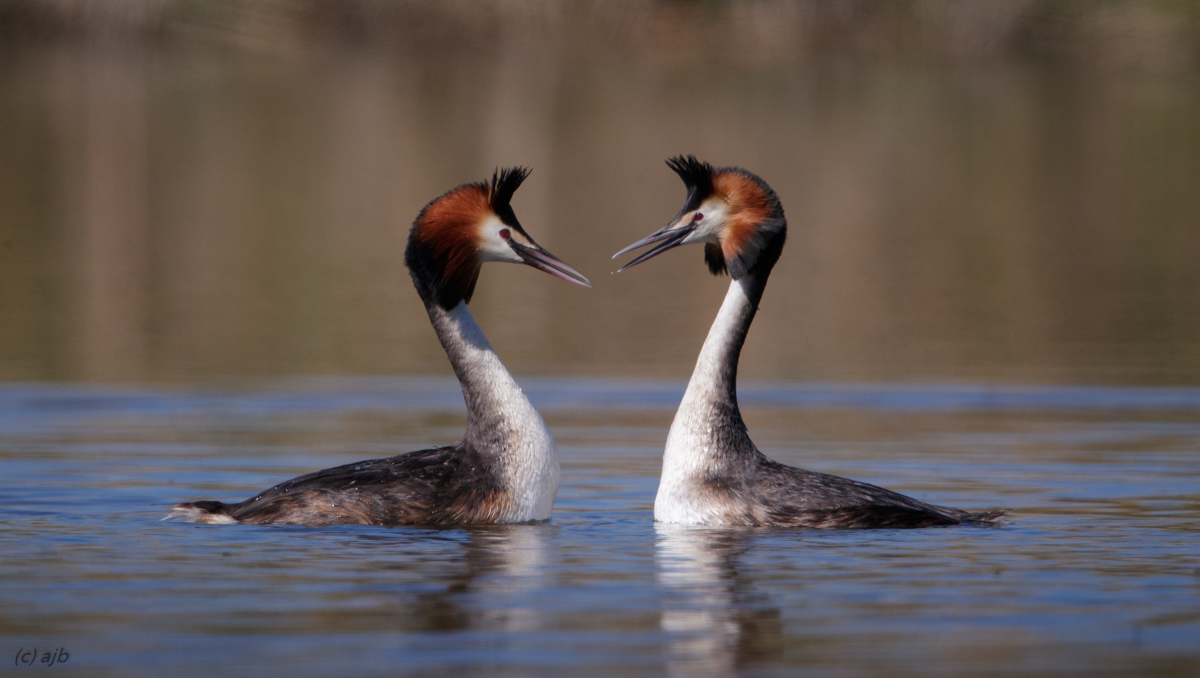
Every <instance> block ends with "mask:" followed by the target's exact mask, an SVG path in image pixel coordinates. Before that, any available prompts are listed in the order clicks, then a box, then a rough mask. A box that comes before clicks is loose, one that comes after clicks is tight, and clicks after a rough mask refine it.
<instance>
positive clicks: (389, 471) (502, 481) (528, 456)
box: [167, 167, 591, 526]
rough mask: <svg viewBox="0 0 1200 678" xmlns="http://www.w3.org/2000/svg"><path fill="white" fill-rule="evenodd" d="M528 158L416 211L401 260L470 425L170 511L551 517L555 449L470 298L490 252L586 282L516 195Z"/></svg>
mask: <svg viewBox="0 0 1200 678" xmlns="http://www.w3.org/2000/svg"><path fill="white" fill-rule="evenodd" d="M528 174H529V171H528V170H527V169H524V168H520V167H517V168H513V169H505V170H498V171H497V172H496V173H495V174H493V175H492V180H491V183H486V182H481V183H474V184H465V185H462V186H459V187H457V188H455V189H453V190H451V191H449V192H448V193H446V194H445V195H443V196H441V197H440V198H437V199H436V200H434V201H433V202H431V203H429V204H428V205H426V206H425V207H424V209H422V210H421V213H420V214H419V215H417V218H416V220H415V221H414V222H413V226H412V231H411V233H410V234H409V237H408V247H407V249H406V250H405V253H404V262H405V264H406V265H407V266H408V270H409V273H410V274H411V275H412V279H413V284H414V285H415V286H416V288H417V294H418V295H420V297H421V301H423V302H424V303H425V309H426V311H428V312H429V320H430V322H432V324H433V330H434V332H435V333H436V334H437V336H438V339H439V340H440V341H441V342H442V347H443V348H445V350H446V355H447V356H448V357H449V358H450V364H451V365H452V366H453V367H454V374H455V375H456V376H457V377H458V380H459V382H461V383H462V391H463V398H464V399H465V400H466V405H467V432H466V434H465V435H464V436H463V438H462V440H460V441H458V442H457V443H455V444H453V445H450V446H448V447H435V448H432V449H428V450H419V451H416V452H409V453H408V454H402V455H399V456H395V457H388V458H386V459H371V460H368V461H360V462H357V463H353V464H346V465H345V466H338V467H336V468H329V469H325V470H323V471H317V472H316V473H309V474H307V475H303V476H300V477H298V478H293V479H291V480H288V481H286V482H283V483H280V484H279V485H276V486H275V487H272V488H271V489H269V490H266V491H264V492H261V493H259V494H257V495H255V496H253V497H251V498H249V499H247V500H245V501H243V502H240V503H237V504H223V503H221V502H219V501H197V502H189V503H186V504H177V505H175V506H174V507H172V508H171V513H170V514H169V515H168V516H167V518H176V519H181V520H186V521H190V522H197V523H253V524H268V523H275V524H290V525H313V526H317V525H336V524H347V523H354V524H367V525H402V524H420V525H452V524H478V523H517V522H525V521H533V520H546V519H547V518H549V517H550V511H551V509H552V508H553V506H554V498H555V495H556V494H557V493H558V477H559V464H558V451H557V450H556V449H555V447H554V439H553V438H551V437H550V431H548V430H547V429H546V424H545V423H544V422H543V421H542V417H541V415H539V414H538V412H537V410H535V409H534V408H533V405H532V404H530V402H529V399H528V398H526V397H525V394H524V393H522V392H521V387H520V386H518V385H517V382H516V381H514V380H513V377H512V375H511V374H509V372H508V370H506V369H505V368H504V365H503V364H502V363H501V362H500V358H499V357H498V356H497V355H496V352H495V351H494V350H493V349H492V346H491V344H489V343H488V340H487V337H485V336H483V331H482V330H480V329H479V325H477V324H475V319H474V318H472V317H471V312H470V311H468V310H467V302H469V301H470V300H471V293H472V292H473V291H474V290H475V282H476V280H477V279H478V278H479V269H480V266H481V265H482V264H483V263H484V262H485V261H508V262H513V263H523V264H528V265H530V266H533V267H534V268H537V269H540V270H542V271H545V272H547V273H549V274H551V275H553V276H556V277H559V278H562V279H563V280H567V281H569V282H573V283H578V284H580V285H585V286H587V287H591V283H590V282H589V281H588V279H587V278H585V277H583V275H582V274H581V273H579V272H578V271H576V270H575V269H573V268H571V267H570V266H568V265H567V264H565V263H563V262H562V261H560V260H559V259H558V258H557V257H555V256H553V255H551V254H550V253H549V252H547V251H545V250H544V249H542V248H541V247H540V246H539V245H538V244H537V243H536V242H534V241H533V239H532V238H530V237H529V234H527V233H526V232H525V230H524V229H523V228H521V224H520V223H519V222H518V221H517V216H516V214H514V213H513V210H512V207H510V206H509V200H511V198H512V195H513V192H514V191H516V190H517V187H518V186H520V185H521V182H522V181H524V180H525V177H526V176H527V175H528Z"/></svg>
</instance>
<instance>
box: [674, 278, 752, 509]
mask: <svg viewBox="0 0 1200 678" xmlns="http://www.w3.org/2000/svg"><path fill="white" fill-rule="evenodd" d="M761 294H762V286H761V284H760V283H758V282H757V281H756V280H755V279H754V278H753V276H746V277H743V278H742V279H741V280H735V281H733V282H732V283H731V284H730V285H729V292H728V294H726V295H725V301H724V303H722V304H721V310H720V311H719V312H718V313H717V319H716V321H714V322H713V325H712V329H710V330H709V331H708V337H707V338H706V339H705V340H704V347H703V348H702V349H700V357H699V358H698V359H697V360H696V369H695V371H693V372H692V379H691V381H689V382H688V386H687V391H685V392H684V394H683V401H682V402H680V404H679V410H678V411H677V412H676V413H675V421H674V422H672V424H671V431H670V433H668V434H667V445H666V449H665V450H664V451H663V467H662V478H661V480H660V481H659V486H658V497H657V498H656V499H655V502H654V517H655V519H656V520H659V521H661V522H669V523H709V522H713V521H712V516H713V515H714V513H713V512H714V511H715V510H716V507H714V506H710V505H707V504H705V503H704V501H703V499H704V498H703V494H704V493H703V492H699V491H698V487H697V483H698V482H700V481H702V479H704V478H705V477H720V476H724V475H728V474H730V473H736V472H737V469H736V467H737V466H738V465H743V464H746V463H748V462H749V461H750V460H752V458H753V456H754V455H755V454H756V453H757V452H756V450H755V448H754V444H753V443H752V442H750V437H749V434H748V433H747V432H746V425H745V423H743V422H742V417H741V413H740V412H739V410H738V405H737V363H738V357H739V355H740V354H741V350H742V343H743V342H744V341H745V339H746V332H747V330H748V329H749V327H750V323H751V321H752V320H754V313H755V311H756V310H757V299H758V298H759V296H760V295H761Z"/></svg>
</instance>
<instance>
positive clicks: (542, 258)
mask: <svg viewBox="0 0 1200 678" xmlns="http://www.w3.org/2000/svg"><path fill="white" fill-rule="evenodd" d="M508 244H509V246H510V247H512V248H513V251H514V252H516V253H517V256H519V257H521V259H522V260H523V261H524V262H525V263H526V264H528V265H530V266H532V267H534V268H536V269H538V270H539V271H545V272H546V273H549V274H550V275H552V276H554V277H555V278H562V279H563V280H566V281H567V282H573V283H575V284H576V285H583V286H584V287H591V286H592V281H590V280H588V279H587V278H585V277H584V275H583V274H582V273H580V272H579V271H576V270H575V269H573V268H571V267H570V266H568V265H567V262H565V261H563V260H562V259H559V258H558V257H556V256H554V255H553V254H550V253H549V252H547V251H546V250H544V249H542V248H541V247H540V246H538V245H534V246H533V247H528V246H526V245H522V244H521V243H518V242H515V241H512V240H509V241H508Z"/></svg>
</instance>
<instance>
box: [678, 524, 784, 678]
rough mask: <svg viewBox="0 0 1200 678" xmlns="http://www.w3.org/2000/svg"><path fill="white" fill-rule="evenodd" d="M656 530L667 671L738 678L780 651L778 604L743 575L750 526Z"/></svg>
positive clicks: (681, 674)
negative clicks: (740, 563) (740, 562)
mask: <svg viewBox="0 0 1200 678" xmlns="http://www.w3.org/2000/svg"><path fill="white" fill-rule="evenodd" d="M654 529H655V533H656V545H655V559H656V561H657V564H658V579H659V583H660V584H662V586H663V588H664V589H665V592H666V593H665V596H664V603H663V611H662V622H661V625H662V630H663V631H665V632H667V634H668V637H669V638H668V649H667V652H668V658H667V667H668V672H669V674H670V675H672V676H734V675H737V674H738V669H739V668H743V667H745V666H748V665H752V664H755V663H757V662H759V661H762V660H765V659H771V658H776V657H778V656H779V655H780V654H782V649H783V624H782V621H781V620H780V614H779V609H778V608H776V607H774V606H773V605H771V603H770V601H769V599H768V598H767V596H766V595H765V594H764V593H762V592H758V591H755V590H754V587H753V584H752V582H751V581H750V580H749V579H748V578H747V577H746V576H744V575H741V574H739V572H738V567H737V560H738V558H739V557H741V556H742V555H743V554H744V553H745V552H746V551H747V550H749V548H750V545H751V538H752V533H753V528H737V527H733V528H728V527H726V528H713V527H697V526H687V525H671V524H664V523H656V524H655V525H654Z"/></svg>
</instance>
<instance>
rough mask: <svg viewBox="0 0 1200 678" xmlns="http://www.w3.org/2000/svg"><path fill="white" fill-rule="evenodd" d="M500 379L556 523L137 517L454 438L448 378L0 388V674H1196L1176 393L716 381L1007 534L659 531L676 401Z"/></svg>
mask: <svg viewBox="0 0 1200 678" xmlns="http://www.w3.org/2000/svg"><path fill="white" fill-rule="evenodd" d="M525 383H526V385H527V391H528V392H529V394H530V396H531V398H532V400H533V401H534V403H535V405H537V406H538V407H539V409H540V410H541V411H542V412H543V415H544V416H545V418H546V420H547V423H548V424H549V425H550V427H551V430H552V431H553V432H554V434H555V436H556V439H557V440H558V442H559V446H560V451H561V454H562V457H563V483H562V487H561V489H560V492H559V499H558V503H557V504H556V507H555V514H554V518H553V519H552V520H551V521H550V522H549V523H546V524H536V525H518V526H505V527H492V528H471V529H420V528H373V527H337V528H323V529H305V528H292V527H249V526H196V525H188V524H180V523H170V522H162V521H161V520H159V519H160V518H161V516H162V515H163V514H164V512H165V509H166V507H167V506H169V505H170V504H172V503H175V502H178V501H183V500H194V499H219V500H226V501H229V500H240V499H243V498H245V497H246V496H249V494H251V493H252V492H254V491H256V490H259V489H262V488H264V487H267V486H269V485H271V484H273V483H275V482H278V481H279V480H283V479H286V478H288V477H291V476H294V475H297V474H299V473H303V472H307V471H311V470H315V469H318V468H324V467H328V466H331V465H334V464H340V463H346V462H350V461H355V460H358V459H365V458H370V457H376V456H385V455H390V454H397V453H400V452H404V451H407V450H411V449H416V448H418V447H422V446H428V445H432V444H443V443H448V442H452V441H453V440H454V439H455V438H456V436H457V435H458V433H459V432H460V431H461V428H462V425H463V414H462V404H461V396H460V394H459V392H458V390H457V387H456V385H455V384H454V383H453V382H452V381H447V380H442V379H410V380H354V379H350V380H299V381H289V382H273V383H269V384H263V385H251V386H245V385H242V386H238V387H230V388H226V389H181V388H164V387H119V388H118V387H87V386H72V385H10V386H7V387H4V388H0V553H2V556H0V673H2V674H4V675H8V674H10V673H11V674H13V675H29V674H41V673H42V672H43V669H44V671H45V672H49V671H53V672H55V673H56V674H62V675H87V676H106V675H113V676H117V675H120V676H126V675H147V676H149V675H154V676H157V675H167V674H169V675H195V676H201V675H204V676H210V675H247V676H248V675H255V676H260V675H293V676H328V675H380V676H383V675H389V676H390V675H444V674H447V673H450V674H460V675H513V676H525V675H545V676H561V675H568V674H569V675H572V676H592V675H596V676H600V675H614V674H619V675H635V676H636V675H662V674H671V675H718V676H719V675H751V676H758V675H762V676H774V675H780V676H784V675H786V676H792V675H813V676H818V675H819V676H860V675H861V676H867V675H871V676H874V675H889V676H897V675H899V676H904V675H922V676H928V675H945V676H961V675H1088V676H1095V675H1138V676H1195V675H1200V389H1165V388H1164V389H1157V388H1089V387H1070V388H1057V387H1056V388H1018V387H1005V388H995V387H982V386H980V387H971V386H953V387H948V386H921V385H916V386H913V385H905V386H899V385H855V386H846V385H826V384H800V385H777V384H776V385H760V386H754V385H749V386H746V387H743V389H742V391H741V401H742V403H743V408H744V410H745V416H746V419H747V422H748V423H749V425H750V427H751V431H752V434H753V435H754V436H755V439H756V441H757V442H758V443H759V445H760V447H762V448H763V450H764V451H766V452H767V453H768V454H770V455H771V456H773V457H775V458H777V459H779V460H781V461H784V462H786V463H790V464H795V465H801V466H804V467H806V468H810V469H813V470H819V471H826V472H832V473H839V474H843V475H848V476H851V477H855V478H859V479H862V480H866V481H869V482H875V483H879V484H883V485H885V486H887V487H890V488H892V489H896V490H899V491H903V492H906V493H909V494H912V495H915V496H917V497H919V498H921V499H925V500H928V501H932V502H935V503H941V504H948V505H953V506H959V507H961V508H968V509H986V508H994V507H1008V508H1011V509H1013V513H1012V521H1011V522H1010V523H1009V524H1008V525H1006V526H1004V527H1002V528H995V529H983V528H939V529H926V530H914V531H888V530H884V531H865V532H815V531H805V530H775V529H726V530H713V529H679V528H676V529H668V528H664V527H662V526H655V524H654V523H653V521H652V517H651V509H652V504H653V498H654V492H655V489H656V487H657V474H658V467H659V459H660V454H661V446H662V443H663V440H664V438H665V435H666V428H667V426H668V425H669V422H670V419H671V416H672V414H673V409H674V407H675V405H676V404H677V403H678V400H679V397H680V395H681V393H682V387H683V385H682V384H681V383H657V382H634V381H585V380H569V379H543V380H527V381H526V382H525ZM60 648H61V649H62V650H63V651H65V652H66V653H67V656H68V659H67V660H66V661H65V662H64V663H60V664H58V665H56V666H54V667H49V668H46V667H42V668H39V667H38V666H37V664H36V663H35V665H34V666H21V665H20V662H21V658H22V657H28V656H31V655H29V652H30V651H31V650H33V649H36V650H37V652H38V654H37V655H36V656H37V658H38V659H40V658H41V657H42V656H44V654H45V653H46V652H47V651H49V652H54V651H56V650H58V649H60ZM22 651H24V652H25V654H22Z"/></svg>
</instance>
